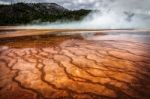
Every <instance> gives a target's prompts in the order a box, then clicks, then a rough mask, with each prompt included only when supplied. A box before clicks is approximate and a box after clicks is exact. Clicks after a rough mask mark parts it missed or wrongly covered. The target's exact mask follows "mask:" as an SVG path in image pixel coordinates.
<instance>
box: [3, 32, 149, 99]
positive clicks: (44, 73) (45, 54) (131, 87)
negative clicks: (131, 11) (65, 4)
mask: <svg viewBox="0 0 150 99" xmlns="http://www.w3.org/2000/svg"><path fill="white" fill-rule="evenodd" d="M16 32H17V35H18V36H15V33H16ZM20 33H23V34H26V33H27V34H30V35H20ZM42 33H44V35H43V34H42ZM6 34H7V35H6ZM10 34H11V35H10ZM31 34H34V35H31ZM41 34H42V35H41ZM12 35H13V36H12ZM149 98H150V32H149V31H137V30H127V31H125V30H123V31H122V30H117V31H111V30H107V31H106V30H105V31H83V30H82V31H66V30H65V31H64V30H63V31H56V30H55V32H54V31H53V32H52V31H50V30H46V31H44V32H43V31H42V30H40V32H39V30H37V31H35V30H34V33H33V30H22V31H21V32H20V31H17V30H15V31H6V30H5V31H0V99H149Z"/></svg>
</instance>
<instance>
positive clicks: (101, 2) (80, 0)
mask: <svg viewBox="0 0 150 99" xmlns="http://www.w3.org/2000/svg"><path fill="white" fill-rule="evenodd" d="M11 1H13V2H16V1H27V2H49V3H57V4H60V5H62V6H64V7H66V8H69V9H81V8H87V9H101V8H107V9H113V10H136V11H144V12H146V11H149V13H150V0H0V3H1V4H8V3H10V2H11Z"/></svg>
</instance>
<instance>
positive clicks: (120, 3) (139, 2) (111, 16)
mask: <svg viewBox="0 0 150 99" xmlns="http://www.w3.org/2000/svg"><path fill="white" fill-rule="evenodd" d="M56 1H57V0H56ZM60 1H61V0H60ZM66 1H67V0H66ZM69 1H70V0H69ZM69 1H68V3H69ZM72 1H76V5H80V8H91V9H98V10H100V12H99V13H94V12H92V13H90V14H89V15H88V16H86V17H85V18H84V19H83V20H81V21H80V22H63V23H62V22H55V23H49V22H47V23H41V24H34V25H33V24H32V25H26V26H21V28H37V29H42V28H43V29H148V28H150V6H149V5H150V0H72ZM72 1H70V2H72ZM93 2H95V3H93ZM87 5H88V6H87ZM63 6H64V7H65V6H66V7H67V4H66V5H65V4H64V5H63ZM19 28H20V27H19Z"/></svg>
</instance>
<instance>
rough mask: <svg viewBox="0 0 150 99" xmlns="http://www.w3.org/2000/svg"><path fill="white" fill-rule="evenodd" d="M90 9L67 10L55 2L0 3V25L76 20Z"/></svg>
mask: <svg viewBox="0 0 150 99" xmlns="http://www.w3.org/2000/svg"><path fill="white" fill-rule="evenodd" d="M90 12H91V10H84V9H81V10H76V11H71V10H68V9H66V8H64V7H62V6H60V5H58V4H56V3H35V4H33V3H17V4H13V5H0V25H19V24H28V23H38V22H55V21H78V20H81V19H82V18H83V17H85V16H86V15H88V14H89V13H90Z"/></svg>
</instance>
